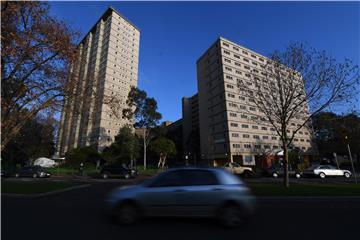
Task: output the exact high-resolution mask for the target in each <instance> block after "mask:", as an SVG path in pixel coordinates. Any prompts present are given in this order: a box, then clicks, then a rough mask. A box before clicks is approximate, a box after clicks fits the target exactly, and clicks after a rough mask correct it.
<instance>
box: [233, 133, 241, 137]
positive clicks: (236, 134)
mask: <svg viewBox="0 0 360 240" xmlns="http://www.w3.org/2000/svg"><path fill="white" fill-rule="evenodd" d="M231 136H232V137H239V134H238V133H232V134H231Z"/></svg>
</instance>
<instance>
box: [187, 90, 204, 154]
mask: <svg viewBox="0 0 360 240" xmlns="http://www.w3.org/2000/svg"><path fill="white" fill-rule="evenodd" d="M182 124H183V126H182V136H183V139H182V141H183V144H182V146H183V151H184V155H185V156H187V157H188V158H189V159H190V160H191V158H195V159H193V160H196V159H198V160H200V157H201V155H200V131H199V98H198V94H195V95H193V96H191V97H183V98H182Z"/></svg>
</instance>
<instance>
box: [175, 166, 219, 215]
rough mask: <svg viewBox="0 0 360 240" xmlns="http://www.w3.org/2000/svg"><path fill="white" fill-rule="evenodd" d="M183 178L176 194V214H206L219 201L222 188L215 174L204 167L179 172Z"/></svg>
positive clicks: (208, 213)
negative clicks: (180, 189)
mask: <svg viewBox="0 0 360 240" xmlns="http://www.w3.org/2000/svg"><path fill="white" fill-rule="evenodd" d="M181 176H182V178H183V179H184V180H185V182H184V186H183V188H182V191H181V192H180V193H179V194H178V195H177V203H176V205H177V206H178V208H177V215H180V216H208V215H211V214H213V210H214V208H215V207H216V206H217V205H218V204H219V203H220V202H219V201H220V198H219V194H220V195H221V193H222V191H224V189H223V188H222V186H221V185H219V181H218V179H217V177H216V175H215V174H214V173H213V172H212V171H209V170H205V169H191V170H184V171H182V172H181Z"/></svg>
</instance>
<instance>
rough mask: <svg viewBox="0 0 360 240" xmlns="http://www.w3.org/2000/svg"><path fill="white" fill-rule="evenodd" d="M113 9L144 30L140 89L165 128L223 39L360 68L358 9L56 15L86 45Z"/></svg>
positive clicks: (281, 6)
mask: <svg viewBox="0 0 360 240" xmlns="http://www.w3.org/2000/svg"><path fill="white" fill-rule="evenodd" d="M109 6H113V7H114V8H116V9H117V10H118V11H119V12H121V13H122V14H123V15H124V16H125V17H126V18H128V19H129V20H130V21H132V22H133V23H134V24H135V25H136V26H138V27H139V28H140V30H141V37H140V63H139V82H138V86H139V88H141V89H144V90H145V91H146V92H147V93H148V95H149V96H152V97H155V98H156V100H157V101H158V106H159V111H160V112H161V113H162V115H163V119H162V120H171V121H175V120H177V119H179V118H181V98H182V97H183V96H192V95H193V94H195V93H196V92H197V82H196V60H197V59H198V58H199V57H200V56H201V55H202V54H203V53H204V52H205V51H206V49H207V48H208V47H209V46H210V45H211V44H212V43H213V42H214V41H215V40H216V39H217V38H218V37H219V36H223V37H225V38H227V39H229V40H231V41H234V42H236V43H238V44H240V45H243V46H245V47H247V48H250V49H252V50H254V51H256V52H259V53H261V54H264V55H268V54H269V53H270V52H272V51H274V50H277V49H278V50H281V49H283V48H284V47H285V46H286V45H287V44H289V43H291V42H305V43H307V44H308V45H309V46H312V47H314V48H316V49H319V50H320V49H321V50H326V51H327V52H328V53H329V54H331V55H332V56H334V57H335V58H337V59H339V60H343V59H344V58H345V57H346V58H350V59H352V60H353V61H354V62H355V63H357V64H358V65H360V60H359V56H360V3H359V2H352V3H340V2H330V3H329V2H328V3H325V2H315V3H314V2H253V3H250V2H226V3H224V2H156V3H155V2H154V3H149V2H51V14H52V15H54V16H56V17H57V18H59V19H62V20H64V21H66V22H68V23H69V24H71V25H72V26H73V27H74V28H75V29H77V30H79V31H80V32H81V33H82V36H81V37H83V36H84V35H85V34H86V33H87V32H88V31H89V30H90V28H91V27H92V26H93V25H94V24H95V22H96V21H97V20H98V18H99V17H100V16H101V15H102V14H103V13H104V11H105V10H106V9H107V8H108V7H109ZM355 97H358V98H359V97H360V95H359V96H355Z"/></svg>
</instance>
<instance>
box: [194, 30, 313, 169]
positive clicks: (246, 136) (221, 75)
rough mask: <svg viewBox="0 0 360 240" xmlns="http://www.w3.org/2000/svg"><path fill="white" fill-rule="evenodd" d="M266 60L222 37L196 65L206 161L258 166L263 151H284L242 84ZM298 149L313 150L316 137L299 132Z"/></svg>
mask: <svg viewBox="0 0 360 240" xmlns="http://www.w3.org/2000/svg"><path fill="white" fill-rule="evenodd" d="M266 61H267V58H266V57H265V56H262V55H260V54H258V53H256V52H254V51H251V50H249V49H246V48H244V47H242V46H240V45H238V44H236V43H233V42H231V41H229V40H226V39H224V38H221V37H220V38H219V39H218V40H217V41H216V42H215V43H214V44H213V45H212V46H211V47H210V48H209V49H208V50H207V51H206V52H205V53H204V54H203V55H202V56H201V57H200V58H199V60H198V61H197V79H198V101H199V125H200V146H201V154H202V156H204V157H205V158H206V159H210V160H215V161H218V162H224V161H237V162H240V163H241V164H244V165H255V160H256V157H258V156H259V155H260V154H261V152H264V151H268V152H269V151H270V152H271V151H280V150H281V147H280V146H281V144H280V140H279V137H278V136H277V135H276V132H275V129H273V128H272V127H271V125H270V124H268V123H267V122H266V121H263V122H261V121H255V120H253V118H252V116H254V117H255V116H256V118H257V119H258V117H259V116H260V117H261V115H262V114H261V113H260V112H259V111H257V109H256V106H254V105H255V104H253V103H252V102H251V101H249V99H248V98H246V97H244V96H242V95H241V94H240V91H239V89H238V85H237V82H238V81H242V80H244V81H251V80H250V79H248V78H246V75H248V74H247V73H249V71H251V70H253V69H257V68H258V67H259V66H261V64H264V62H266ZM250 112H252V113H250ZM304 114H308V113H304ZM294 124H295V123H294ZM294 145H295V147H296V148H298V149H301V150H302V151H303V152H305V153H308V152H310V151H311V133H310V132H309V131H308V130H306V129H304V130H301V131H299V132H298V134H297V135H296V136H295V139H294Z"/></svg>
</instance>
